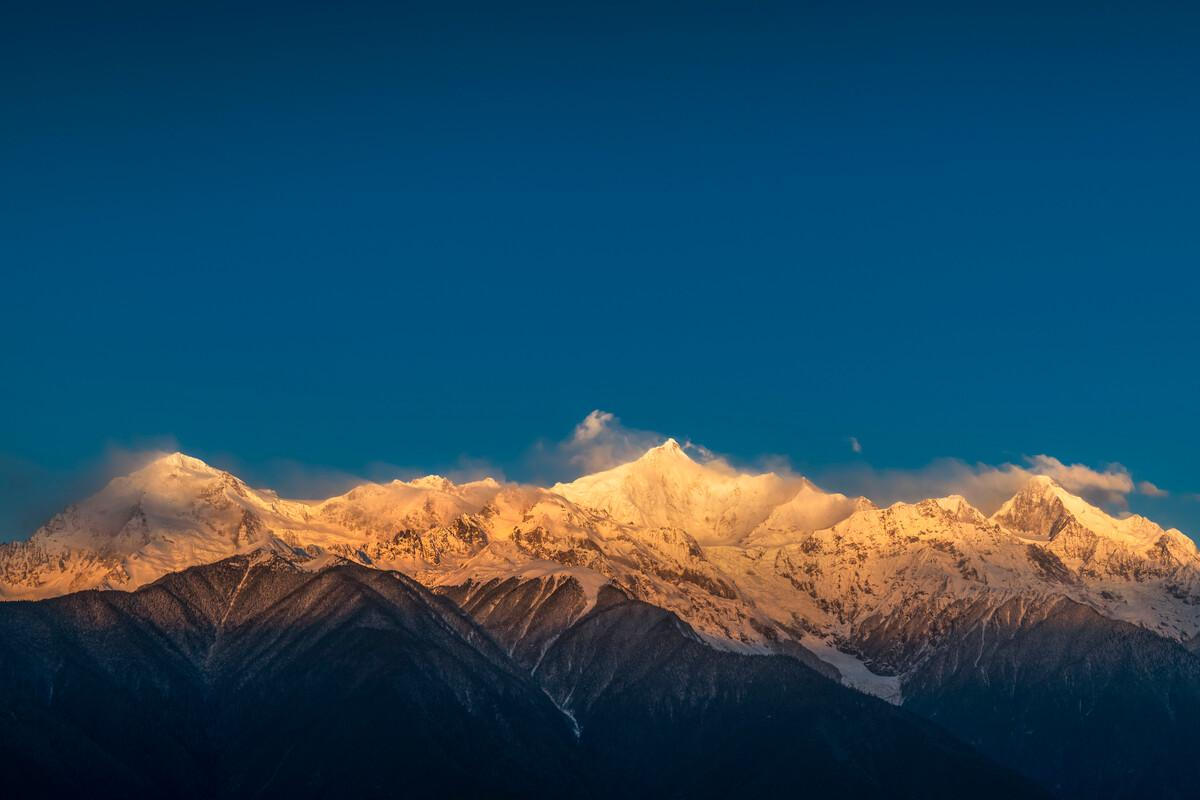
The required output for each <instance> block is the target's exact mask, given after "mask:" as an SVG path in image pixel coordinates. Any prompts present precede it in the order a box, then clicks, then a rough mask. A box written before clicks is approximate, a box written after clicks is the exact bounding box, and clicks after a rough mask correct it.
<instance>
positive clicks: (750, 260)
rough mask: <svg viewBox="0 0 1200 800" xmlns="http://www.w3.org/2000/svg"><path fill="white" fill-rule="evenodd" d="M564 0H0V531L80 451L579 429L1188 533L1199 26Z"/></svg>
mask: <svg viewBox="0 0 1200 800" xmlns="http://www.w3.org/2000/svg"><path fill="white" fill-rule="evenodd" d="M201 5H203V8H201ZM566 5H569V6H570V8H569V9H562V8H555V7H553V6H552V5H550V4H546V5H544V6H533V5H529V6H525V5H512V4H494V3H487V4H464V3H431V4H371V3H348V4H337V5H336V6H335V5H333V4H304V3H299V4H297V3H289V4H279V5H272V4H263V3H257V4H242V3H225V4H220V3H218V4H196V5H195V7H194V8H191V9H188V8H186V7H185V6H184V4H174V3H172V4H162V3H144V4H125V3H116V4H112V5H108V6H105V7H104V8H103V9H101V8H98V7H96V5H95V4H91V3H86V4H84V3H80V4H77V5H73V4H64V3H53V2H48V3H39V4H25V5H24V6H22V7H17V8H14V9H8V10H6V12H5V16H6V22H5V24H4V25H0V101H2V104H0V107H2V108H3V109H4V112H3V113H4V115H5V122H4V124H3V125H0V174H2V176H3V191H2V192H0V262H2V263H3V291H0V336H2V337H3V342H4V344H3V346H2V347H0V374H3V376H4V383H3V388H4V391H3V392H0V478H3V480H4V486H3V490H2V492H0V537H2V536H16V535H25V534H26V533H28V532H29V528H30V526H31V525H34V524H36V520H40V518H42V517H43V516H44V515H45V514H46V513H49V511H52V510H54V508H55V506H56V504H58V503H59V502H61V501H62V500H63V498H67V499H69V494H70V493H71V492H74V491H77V490H79V489H80V488H81V487H84V486H87V485H89V481H90V482H91V483H94V482H95V480H96V479H97V478H96V475H98V474H99V473H102V472H104V470H105V469H107V467H105V466H103V465H105V464H111V463H112V462H113V461H114V459H113V457H112V454H113V453H114V452H115V453H124V452H127V451H137V450H141V449H145V448H148V447H156V446H159V445H160V444H163V443H168V444H171V445H177V446H179V447H182V448H183V449H184V450H186V451H188V452H191V453H194V454H196V455H199V456H201V457H205V458H208V459H210V460H212V461H214V463H222V464H224V465H228V466H236V467H238V468H239V469H240V470H241V472H242V473H243V474H245V475H246V476H247V477H249V478H250V479H252V480H258V481H269V482H275V483H283V484H284V488H285V489H286V488H287V484H288V482H289V481H292V482H295V483H296V484H297V485H303V484H304V481H305V480H307V479H308V478H306V477H305V476H311V475H318V476H319V475H325V474H333V475H339V474H344V473H349V474H355V475H367V474H368V473H372V471H380V470H385V469H386V467H385V466H383V465H394V466H396V467H397V468H403V469H418V468H419V469H428V470H442V471H449V470H453V469H457V468H459V467H461V465H464V464H466V465H472V464H474V465H477V464H480V463H484V464H486V465H488V466H490V467H494V468H496V469H500V470H503V471H504V472H505V474H506V475H508V476H509V477H511V478H515V479H529V478H533V477H540V476H539V475H536V474H534V473H537V472H539V470H540V468H539V467H538V464H539V461H538V459H537V458H536V457H531V455H530V454H531V452H535V453H536V446H537V443H538V442H543V443H545V442H556V441H561V440H564V439H567V438H568V437H569V436H570V435H571V431H572V429H573V427H574V426H575V425H576V424H578V423H579V422H580V420H582V419H583V418H584V416H585V415H587V414H588V413H589V412H591V411H593V410H595V409H601V410H605V411H609V412H613V413H615V414H616V415H617V416H619V417H620V419H621V420H622V421H623V423H624V425H625V426H627V427H630V428H632V429H636V430H641V431H652V432H661V433H664V434H673V435H675V436H677V437H680V438H681V439H683V438H690V439H691V440H694V441H697V442H702V443H704V444H705V445H706V446H708V447H710V448H712V449H713V450H715V451H717V452H720V453H724V454H727V455H728V456H730V457H731V458H733V459H735V460H738V461H742V462H745V463H755V462H759V461H762V460H763V459H764V457H767V456H772V455H773V456H779V457H784V458H786V459H787V460H788V461H790V463H791V464H793V465H794V466H795V468H797V469H799V470H801V471H805V472H807V473H810V474H814V475H818V476H830V477H831V478H832V479H833V480H835V481H837V480H841V481H845V482H848V483H852V482H853V481H851V480H850V479H849V478H847V477H846V476H847V475H848V474H852V473H854V472H855V470H857V471H858V473H859V474H861V473H862V471H864V470H868V471H870V472H871V474H873V475H874V474H897V473H906V472H916V473H918V474H920V473H921V471H922V470H927V469H928V465H930V464H931V463H934V462H937V460H938V459H946V458H954V459H960V460H962V461H963V462H964V463H966V464H976V463H981V464H988V465H1000V464H1008V463H1011V464H1026V463H1027V461H1026V459H1027V458H1029V457H1033V456H1037V455H1040V454H1048V455H1050V456H1053V457H1055V458H1057V459H1061V461H1063V462H1065V463H1067V464H1084V465H1088V466H1091V467H1093V468H1095V469H1097V470H1105V469H1106V468H1107V466H1108V465H1110V464H1112V463H1114V462H1117V463H1119V464H1121V465H1123V467H1124V468H1125V469H1126V470H1127V471H1128V472H1129V473H1131V474H1132V476H1133V477H1134V479H1136V480H1143V479H1144V480H1150V481H1152V482H1153V483H1154V484H1156V485H1157V486H1160V487H1162V488H1163V489H1165V490H1167V491H1169V492H1170V496H1167V497H1149V496H1145V495H1135V496H1133V497H1131V498H1130V502H1131V503H1132V506H1133V508H1134V510H1136V511H1141V512H1143V513H1146V514H1148V515H1149V516H1152V517H1154V518H1155V519H1158V520H1160V521H1163V522H1165V523H1170V524H1175V525H1179V526H1181V527H1183V528H1184V530H1186V531H1188V532H1193V533H1194V532H1196V531H1200V504H1197V503H1195V502H1194V501H1192V500H1191V499H1190V498H1189V497H1188V495H1190V494H1192V493H1195V492H1197V491H1200V473H1198V470H1197V468H1196V467H1195V460H1194V455H1193V454H1194V453H1195V452H1196V451H1197V449H1198V447H1200V426H1197V425H1196V424H1195V414H1194V408H1195V401H1194V398H1195V396H1196V392H1197V389H1198V388H1200V376H1198V373H1197V370H1196V364H1195V357H1194V354H1195V350H1196V344H1197V330H1196V322H1195V314H1194V307H1195V303H1196V298H1197V289H1198V288H1200V286H1198V283H1200V279H1198V278H1197V277H1196V269H1195V267H1196V265H1197V257H1198V256H1200V239H1198V237H1197V229H1196V220H1197V219H1198V218H1200V215H1198V212H1200V195H1198V193H1197V192H1196V188H1195V187H1196V186H1198V185H1200V158H1198V157H1197V151H1196V145H1195V143H1196V142H1197V141H1200V94H1198V93H1197V92H1196V90H1195V76H1196V75H1197V74H1200V49H1197V48H1196V47H1195V42H1196V41H1197V40H1198V39H1197V37H1198V35H1200V16H1198V15H1197V13H1196V12H1195V10H1194V8H1189V7H1188V4H1184V3H1179V4H1173V5H1168V4H1162V5H1156V4H1147V3H1137V4H1134V3H1128V4H1103V5H1097V4H1088V5H1084V4H1079V5H1067V4H1053V3H1050V4H1046V3H1041V4H1011V3H1006V4H996V5H994V6H990V7H989V6H984V5H981V4H966V6H971V7H970V8H968V7H965V6H964V4H944V5H922V6H911V5H910V6H906V7H905V8H904V9H903V10H901V9H899V8H897V7H896V6H895V4H878V5H872V4H825V5H812V4H796V3H788V4H773V3H765V4H756V5H755V7H754V8H752V9H747V8H744V7H742V6H744V4H733V3H729V4H704V3H701V4H654V3H651V4H645V3H639V4H604V5H603V6H601V5H599V4H596V5H593V6H590V7H587V6H585V5H584V4H566ZM501 6H503V7H501ZM850 437H855V438H857V440H858V441H859V442H860V443H861V452H854V451H853V449H852V448H851V447H850V445H849V441H850ZM106 454H107V455H106ZM116 460H117V461H119V459H116ZM938 463H943V462H938ZM839 476H840V477H839ZM826 482H827V483H828V482H829V481H828V480H827V481H826ZM834 488H842V487H839V486H835V487H834ZM851 488H852V487H851Z"/></svg>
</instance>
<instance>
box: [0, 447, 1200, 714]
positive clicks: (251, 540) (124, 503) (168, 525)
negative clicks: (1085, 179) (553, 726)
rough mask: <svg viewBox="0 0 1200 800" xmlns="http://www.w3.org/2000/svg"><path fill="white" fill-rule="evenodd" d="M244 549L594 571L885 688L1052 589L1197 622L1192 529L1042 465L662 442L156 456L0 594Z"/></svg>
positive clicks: (71, 585)
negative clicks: (391, 468) (877, 477)
mask: <svg viewBox="0 0 1200 800" xmlns="http://www.w3.org/2000/svg"><path fill="white" fill-rule="evenodd" d="M264 548H266V549H272V550H276V551H279V552H286V553H287V554H288V555H289V557H292V558H296V559H301V560H302V561H304V562H305V563H307V564H308V565H309V566H310V568H313V569H315V568H318V567H320V566H322V565H324V564H328V563H330V562H331V561H334V560H342V559H344V560H349V561H353V562H356V563H358V564H361V565H365V566H371V567H377V568H384V569H390V570H396V571H399V572H402V573H405V574H407V575H410V576H412V577H413V578H415V579H416V580H417V581H419V582H420V583H422V584H424V585H425V586H427V587H430V588H433V589H434V590H435V591H442V592H451V591H453V592H456V593H458V595H459V596H460V597H461V596H471V593H472V592H473V591H477V590H481V589H482V588H485V587H488V586H493V585H495V584H496V582H498V581H504V580H507V579H510V578H517V579H519V580H521V581H523V582H524V581H535V582H537V583H538V585H540V586H541V587H543V590H544V591H543V593H544V594H545V595H546V596H547V597H548V596H549V595H551V594H553V591H554V589H555V588H556V587H559V586H561V585H562V584H563V583H564V582H573V583H574V584H575V585H576V587H577V588H578V589H580V590H582V592H583V597H584V602H582V603H580V604H578V606H577V607H575V608H574V609H573V610H572V612H571V613H572V614H573V615H574V617H575V618H578V617H580V616H582V615H583V614H585V613H586V612H587V611H588V609H589V608H590V607H591V606H592V605H594V603H595V602H596V597H597V594H598V592H599V590H600V587H601V586H603V585H604V584H606V583H611V584H613V585H615V586H617V587H619V588H620V589H622V590H623V591H624V592H626V593H627V594H628V595H629V596H631V597H633V598H636V599H638V600H642V601H645V602H648V603H651V604H653V605H657V606H660V607H662V608H665V609H667V610H670V611H673V612H674V613H676V614H677V615H679V616H680V617H681V618H682V619H684V620H685V621H687V622H688V623H690V624H691V626H692V627H693V628H694V629H695V630H696V631H697V632H699V633H700V634H701V635H702V636H704V637H705V638H706V640H707V641H708V642H709V643H710V644H713V645H715V646H717V647H718V648H723V649H729V650H740V651H749V652H770V651H775V652H789V653H791V654H793V655H798V656H799V657H801V658H802V659H803V660H806V661H808V662H810V663H817V662H816V660H815V659H814V658H813V656H814V655H815V656H816V657H817V658H819V659H821V660H822V661H824V662H825V665H824V666H823V668H824V669H825V670H826V671H831V670H830V665H831V666H832V667H833V668H836V670H837V671H838V673H840V675H841V676H842V679H843V681H844V682H846V683H848V684H850V685H853V686H855V687H857V688H860V689H863V690H865V691H868V692H870V693H873V694H877V695H880V696H883V697H885V698H887V699H889V700H892V701H893V702H899V701H900V700H901V699H902V697H903V692H904V683H905V681H906V679H907V678H908V676H910V675H912V674H914V670H917V669H918V668H919V667H920V666H921V664H922V663H925V662H926V661H927V660H928V659H929V658H930V657H931V654H933V653H936V652H937V651H938V648H939V647H940V646H941V643H942V636H943V635H944V634H945V632H948V631H951V630H953V629H955V628H956V625H958V624H959V623H960V622H964V621H966V620H968V619H969V620H971V621H972V624H973V625H974V626H976V628H977V627H978V626H979V625H980V624H981V625H982V626H983V627H984V629H985V630H986V626H987V624H988V622H987V621H988V620H989V619H990V617H991V615H993V614H995V613H996V611H997V610H998V609H1002V608H1003V609H1006V611H1005V613H1010V610H1011V609H1012V608H1013V603H1014V602H1015V603H1016V604H1017V606H1018V607H1020V608H1026V607H1028V608H1035V607H1041V606H1042V605H1044V604H1045V603H1047V602H1049V601H1053V600H1055V599H1057V598H1067V599H1069V600H1071V601H1074V602H1075V603H1079V604H1081V605H1083V606H1086V607H1088V608H1091V609H1093V610H1094V611H1095V612H1097V613H1099V614H1100V615H1102V616H1104V617H1107V618H1109V619H1112V620H1119V621H1124V622H1129V623H1133V624H1135V625H1137V626H1141V627H1143V628H1145V629H1147V630H1149V631H1152V632H1154V633H1155V634H1157V635H1159V636H1161V637H1165V638H1167V639H1171V640H1174V641H1178V642H1181V643H1185V644H1187V643H1190V642H1191V641H1192V640H1193V639H1196V638H1197V634H1198V632H1200V555H1198V554H1197V549H1196V546H1195V544H1194V543H1193V542H1192V540H1191V539H1189V538H1188V537H1186V536H1184V535H1183V534H1182V533H1180V532H1179V531H1177V530H1173V529H1172V530H1164V529H1163V528H1161V527H1159V526H1158V525H1156V524H1154V523H1153V522H1151V521H1149V520H1147V519H1145V518H1142V517H1136V516H1135V517H1128V518H1116V517H1113V516H1111V515H1109V514H1107V513H1105V512H1104V511H1103V510H1101V509H1099V508H1096V507H1095V506H1092V505H1090V504H1088V503H1087V502H1085V501H1084V500H1082V499H1081V498H1079V497H1076V496H1074V495H1072V494H1070V493H1068V492H1066V491H1065V490H1064V489H1063V488H1062V487H1061V486H1059V485H1057V484H1055V483H1054V482H1053V481H1052V480H1050V479H1049V478H1045V477H1037V478H1034V479H1032V480H1031V481H1030V482H1029V483H1028V484H1027V485H1026V486H1025V487H1024V488H1022V489H1021V491H1020V492H1018V493H1017V494H1016V495H1015V496H1014V497H1012V498H1011V499H1010V500H1008V501H1007V502H1006V503H1005V504H1004V505H1003V506H1002V507H1001V508H1000V509H999V510H998V511H997V512H996V513H995V514H993V515H991V516H986V515H984V514H983V513H982V512H980V511H979V510H978V509H976V508H974V507H972V506H971V505H970V504H969V503H968V502H967V501H966V500H965V499H963V498H962V497H957V496H954V497H944V498H934V499H929V500H924V501H921V502H917V503H897V504H895V505H892V506H890V507H887V508H879V507H877V506H875V505H874V504H873V503H871V502H870V501H869V500H867V499H866V498H852V497H846V496H844V495H841V494H834V493H827V492H824V491H822V490H821V489H819V488H818V487H816V486H815V485H813V484H812V483H811V482H809V481H808V480H806V479H804V478H799V477H790V476H780V475H776V474H774V473H765V474H758V475H750V474H745V473H740V472H737V471H735V470H733V469H731V468H729V467H728V466H727V465H725V464H723V463H721V462H712V463H701V462H697V461H695V460H693V459H692V458H690V457H689V456H688V455H687V453H685V452H684V450H683V449H682V448H681V447H680V446H679V445H678V444H677V443H676V442H675V441H674V440H668V441H667V442H665V443H664V444H662V445H660V446H658V447H654V448H652V449H650V450H649V451H648V452H646V453H645V454H644V455H643V456H642V457H640V458H638V459H637V460H635V461H632V462H630V463H627V464H623V465H621V466H618V467H615V468H613V469H609V470H606V471H603V472H599V473H596V474H593V475H588V476H585V477H582V478H580V479H578V480H576V481H573V482H571V483H564V484H556V485H555V486H552V487H550V488H549V489H544V488H538V487H532V486H524V485H516V484H501V483H497V482H496V481H493V480H490V479H485V480H481V481H474V482H470V483H463V484H455V483H452V482H451V481H448V480H446V479H444V478H440V477H437V476H429V477H426V478H421V479H418V480H414V481H408V482H404V481H393V482H391V483H387V484H364V485H362V486H359V487H356V488H355V489H353V490H351V491H349V492H347V493H346V494H343V495H340V496H337V497H332V498H329V499H326V500H319V501H305V500H291V499H285V498H281V497H279V496H278V495H276V494H275V493H274V492H271V491H268V490H263V489H254V488H251V487H250V486H248V485H247V484H246V483H244V482H243V481H241V480H240V479H238V478H236V477H234V476H233V475H231V474H229V473H227V472H223V471H221V470H218V469H214V468H212V467H210V466H208V465H207V464H205V463H204V462H202V461H200V460H198V459H195V458H191V457H189V456H186V455H183V454H180V453H175V454H172V455H168V456H164V457H161V458H159V459H157V460H155V461H153V462H152V463H150V464H148V465H147V466H145V467H143V468H142V469H140V470H138V471H136V472H134V473H132V474H130V475H128V476H125V477H121V478H117V479H115V480H113V481H112V482H110V483H109V484H108V485H107V486H106V487H105V488H104V489H103V490H101V491H100V492H99V493H97V494H96V495H94V496H92V497H90V498H87V499H86V500H84V501H82V502H80V503H79V504H77V505H74V506H71V507H69V508H67V509H66V510H64V511H63V512H62V513H60V514H58V515H57V516H55V517H54V518H53V519H51V520H50V521H49V522H48V523H47V524H46V525H45V526H43V527H42V528H41V529H40V530H38V531H37V532H36V533H35V534H34V535H33V536H32V537H31V538H30V539H29V540H27V541H20V542H12V543H9V544H5V545H0V598H2V599H6V600H22V599H40V598H47V597H53V596H57V595H62V594H66V593H70V592H74V591H78V590H82V589H93V588H99V589H119V590H131V589H134V588H137V587H139V586H143V585H145V584H147V583H150V582H152V581H154V580H156V579H158V578H160V577H161V576H163V575H165V574H167V573H171V572H176V571H178V570H181V569H184V568H186V567H189V566H194V565H199V564H207V563H213V562H216V561H219V560H221V559H224V558H227V557H229V556H231V555H234V554H238V553H244V552H249V551H253V550H259V549H264ZM980 621H982V622H980ZM981 635H982V634H981ZM797 646H798V647H797Z"/></svg>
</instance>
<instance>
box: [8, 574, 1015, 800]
mask: <svg viewBox="0 0 1200 800" xmlns="http://www.w3.org/2000/svg"><path fill="white" fill-rule="evenodd" d="M305 566H306V565H305V563H303V562H301V563H296V562H295V561H293V560H291V559H287V558H283V557H280V556H279V555H275V554H269V553H254V554H247V555H241V556H236V557H233V558H229V559H226V560H224V561H221V562H218V563H215V564H211V565H207V566H202V567H195V568H191V569H188V570H185V571H183V572H179V573H175V574H171V575H168V576H166V577H164V578H162V579H160V580H159V581H157V582H155V583H153V584H151V585H149V586H147V587H144V588H142V589H139V590H138V591H136V592H132V593H125V592H113V591H109V592H95V591H87V592H81V593H77V594H73V595H68V596H65V597H61V598H56V599H52V600H45V601H40V602H16V603H7V604H3V605H0V761H2V762H3V764H2V767H3V774H4V781H5V786H6V791H8V792H11V793H12V795H11V796H22V797H51V796H69V795H80V796H89V797H134V796H140V797H145V796H174V797H195V798H202V797H296V796H300V797H311V796H368V797H387V796H406V797H435V796H436V797H453V796H475V797H548V796H555V797H561V796H573V797H601V796H612V795H613V794H615V793H618V792H619V793H620V794H621V795H622V796H641V797H662V796H666V797H698V796H700V797H703V796H714V797H715V796H728V795H729V793H731V792H737V793H741V792H743V791H756V792H764V793H769V794H772V795H777V796H784V795H787V796H791V795H794V794H797V793H803V794H810V793H815V792H825V791H828V792H835V791H836V792H837V793H838V794H839V796H853V797H867V796H879V795H881V794H886V795H887V796H891V797H949V796H971V797H1004V796H1014V795H1015V794H1019V793H1024V794H1026V795H1028V794H1029V787H1028V786H1026V785H1024V784H1023V782H1022V780H1021V779H1018V778H1016V777H1015V776H1014V775H1013V774H1012V773H1009V772H1007V771H1006V770H1004V769H1002V768H999V767H996V766H994V765H992V764H991V763H989V762H987V761H986V760H984V759H983V758H982V757H980V756H978V755H976V754H975V753H974V752H973V751H971V750H970V749H968V748H966V747H964V746H962V745H961V744H959V743H957V742H956V741H954V740H952V739H951V738H950V737H948V736H947V735H945V734H944V733H941V732H939V731H938V730H936V729H935V728H933V727H932V726H930V725H929V724H928V723H925V722H922V721H920V720H918V719H917V718H915V717H912V716H910V715H909V714H907V713H905V712H903V711H901V710H899V709H896V708H893V707H891V706H888V705H887V704H885V703H883V702H881V701H878V700H875V699H873V698H870V697H867V696H864V695H861V694H858V693H855V692H853V691H851V690H849V689H846V688H844V687H841V686H838V685H837V684H835V683H834V682H832V681H830V680H828V679H826V678H825V677H823V676H821V675H819V674H817V673H816V672H814V671H812V670H810V669H809V668H807V667H805V666H804V665H803V664H801V663H799V662H798V661H796V660H794V659H790V658H787V657H783V656H746V655H737V654H733V653H727V652H720V651H717V650H714V649H713V648H711V647H709V646H708V645H706V644H704V643H703V642H702V641H701V640H700V638H699V637H698V636H697V635H696V634H695V633H694V632H693V631H692V630H691V628H690V627H688V626H687V625H686V624H685V623H683V622H681V621H680V620H679V619H678V618H677V617H675V616H674V615H672V614H670V613H669V612H666V611H663V610H662V609H658V608H655V607H652V606H648V605H646V604H644V603H640V602H636V601H632V600H630V599H629V598H628V597H627V596H625V595H624V594H623V593H622V592H620V591H618V590H616V589H613V588H610V587H606V588H604V589H603V590H602V591H601V593H600V596H599V597H598V598H597V601H596V604H595V606H594V607H593V608H592V609H590V610H589V611H588V613H586V614H585V615H583V616H582V617H581V618H580V619H578V620H577V621H575V622H574V623H571V624H569V625H565V627H564V626H563V625H560V626H559V627H560V628H561V630H559V632H558V633H557V634H556V635H555V636H553V641H548V642H543V644H545V647H544V648H539V649H540V655H539V656H538V657H537V658H536V659H535V660H536V662H537V663H536V665H535V666H534V667H533V668H532V669H531V668H530V667H529V666H528V664H529V663H530V662H529V660H528V659H523V660H524V662H525V663H524V664H522V663H519V662H518V661H517V660H514V659H513V658H511V657H510V656H509V655H508V652H507V649H506V648H505V647H502V646H501V645H499V644H497V642H496V641H495V639H494V638H493V636H492V635H490V634H489V633H487V632H486V631H485V630H484V629H483V628H481V627H479V626H478V625H477V624H476V623H475V622H473V621H472V620H471V619H470V618H469V617H467V616H466V615H465V614H464V613H463V612H462V611H460V610H459V609H458V608H457V607H456V606H455V605H454V604H453V603H451V602H450V601H449V600H447V599H443V598H439V597H438V596H436V595H434V594H432V593H430V592H429V591H428V590H426V589H424V588H423V587H421V586H420V585H419V584H417V583H415V582H414V581H412V580H410V579H408V578H406V577H404V576H403V575H400V574H398V573H394V572H384V571H380V570H373V569H368V568H365V567H362V566H358V565H354V564H350V563H344V562H343V563H337V564H334V565H328V566H325V567H324V568H321V569H313V571H307V570H306V569H305ZM309 566H311V565H309ZM550 624H553V623H552V622H551V623H550ZM518 638H519V637H518ZM914 765H920V766H919V769H914V768H913V767H914Z"/></svg>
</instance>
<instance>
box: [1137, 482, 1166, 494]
mask: <svg viewBox="0 0 1200 800" xmlns="http://www.w3.org/2000/svg"><path fill="white" fill-rule="evenodd" d="M1137 490H1138V494H1144V495H1146V496H1147V497H1167V496H1169V495H1170V494H1171V493H1170V492H1168V491H1167V490H1166V489H1160V488H1159V487H1157V486H1155V485H1154V484H1153V483H1151V482H1150V481H1138V484H1137Z"/></svg>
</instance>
